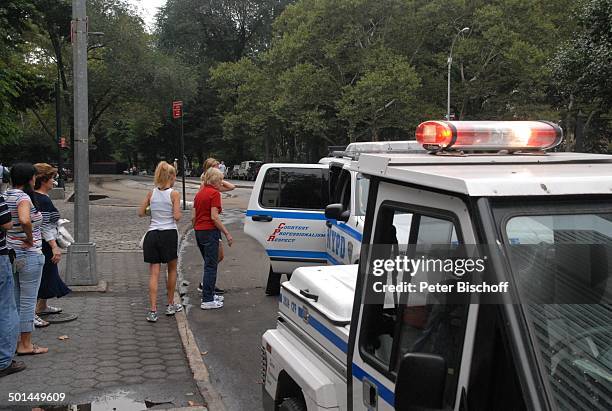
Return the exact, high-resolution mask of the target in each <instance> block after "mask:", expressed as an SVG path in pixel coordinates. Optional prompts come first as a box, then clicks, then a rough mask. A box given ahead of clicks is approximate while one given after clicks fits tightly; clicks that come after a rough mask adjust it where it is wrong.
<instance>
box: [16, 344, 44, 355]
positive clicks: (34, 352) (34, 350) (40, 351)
mask: <svg viewBox="0 0 612 411" xmlns="http://www.w3.org/2000/svg"><path fill="white" fill-rule="evenodd" d="M48 352H49V349H48V348H43V347H39V346H38V345H36V344H32V351H28V352H19V351H17V355H20V356H21V355H39V354H46V353H48Z"/></svg>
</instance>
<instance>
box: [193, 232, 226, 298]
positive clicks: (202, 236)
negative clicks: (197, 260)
mask: <svg viewBox="0 0 612 411" xmlns="http://www.w3.org/2000/svg"><path fill="white" fill-rule="evenodd" d="M195 235H196V240H197V242H198V248H199V249H200V253H201V254H202V258H203V259H204V277H203V278H202V284H203V287H202V301H203V302H205V303H208V302H211V301H214V299H215V283H216V282H217V264H218V262H219V261H218V260H219V240H220V239H221V232H220V231H219V230H217V229H215V230H196V232H195Z"/></svg>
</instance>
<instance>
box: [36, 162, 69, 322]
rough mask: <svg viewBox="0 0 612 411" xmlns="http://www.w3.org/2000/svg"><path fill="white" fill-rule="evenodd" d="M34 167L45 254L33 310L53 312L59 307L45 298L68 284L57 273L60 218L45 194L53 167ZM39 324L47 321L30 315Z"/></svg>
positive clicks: (54, 295)
mask: <svg viewBox="0 0 612 411" xmlns="http://www.w3.org/2000/svg"><path fill="white" fill-rule="evenodd" d="M34 167H36V171H37V174H36V186H35V190H36V192H35V194H34V195H35V196H36V200H37V201H38V206H39V207H38V209H39V210H40V212H41V214H42V216H43V223H42V227H41V231H42V237H43V241H42V251H43V254H44V255H45V265H44V266H43V273H42V278H41V281H40V288H39V289H38V301H37V304H36V314H37V316H38V315H45V314H57V313H60V312H61V311H62V309H61V308H56V307H52V306H50V305H47V299H49V298H60V297H63V296H65V295H66V294H68V293H69V292H70V288H68V287H67V286H66V284H64V282H63V281H62V279H61V278H60V276H59V270H58V269H57V264H58V263H59V262H60V260H61V258H62V251H61V249H60V248H59V246H58V245H57V241H56V239H57V222H58V220H59V219H60V214H59V211H57V208H55V205H53V202H52V201H51V199H50V198H49V196H48V194H47V193H48V192H49V191H51V189H52V188H53V179H54V178H55V176H56V175H57V169H56V168H54V167H52V166H50V165H49V164H46V163H38V164H34ZM34 322H35V324H36V323H38V326H39V327H41V326H42V327H45V326H47V325H49V323H48V322H47V321H44V320H42V319H41V318H38V319H36V318H35V319H34Z"/></svg>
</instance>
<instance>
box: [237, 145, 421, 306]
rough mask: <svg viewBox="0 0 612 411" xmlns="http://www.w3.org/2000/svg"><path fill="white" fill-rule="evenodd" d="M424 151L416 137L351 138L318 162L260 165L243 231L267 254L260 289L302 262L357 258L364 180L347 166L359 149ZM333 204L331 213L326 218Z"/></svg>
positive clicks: (270, 290) (276, 286)
mask: <svg viewBox="0 0 612 411" xmlns="http://www.w3.org/2000/svg"><path fill="white" fill-rule="evenodd" d="M375 152H386V153H394V152H395V153H397V152H404V153H407V152H424V150H423V148H422V147H421V146H420V145H419V144H417V142H416V141H395V142H384V143H352V144H349V145H348V146H347V147H346V149H345V150H344V151H337V152H334V153H332V154H331V155H330V156H329V157H325V158H322V159H321V160H320V161H319V163H318V164H293V163H272V164H265V165H263V166H262V167H261V169H260V171H259V174H258V176H257V179H256V181H255V184H254V186H253V191H252V193H251V197H250V200H249V205H248V209H247V211H246V217H245V223H244V232H245V233H246V234H247V235H249V236H251V237H252V238H254V239H255V240H257V241H258V242H259V243H260V244H261V245H262V246H263V247H264V249H265V250H266V253H267V254H268V257H269V258H270V272H269V276H268V285H267V287H266V293H267V294H270V295H276V294H278V293H279V291H280V278H281V275H282V274H291V273H292V272H293V270H295V269H296V268H298V267H302V266H309V265H321V264H333V265H339V264H354V263H355V262H356V261H358V260H359V252H360V247H361V240H362V232H363V226H364V217H365V204H366V203H367V194H368V180H367V179H365V178H363V177H362V175H361V174H360V173H359V172H357V171H355V170H353V169H351V167H350V164H351V162H353V161H355V160H356V159H357V158H359V155H360V154H363V153H375ZM329 204H334V207H335V209H336V210H337V216H335V217H336V218H326V217H325V208H326V207H327V206H328V205H329Z"/></svg>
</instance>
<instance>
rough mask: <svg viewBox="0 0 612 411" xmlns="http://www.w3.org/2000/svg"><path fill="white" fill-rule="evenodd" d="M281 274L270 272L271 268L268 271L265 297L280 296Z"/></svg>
mask: <svg viewBox="0 0 612 411" xmlns="http://www.w3.org/2000/svg"><path fill="white" fill-rule="evenodd" d="M282 276H283V275H282V274H278V273H275V272H274V271H272V266H270V270H269V271H268V283H267V284H266V295H269V296H275V295H279V294H280V288H281V277H282Z"/></svg>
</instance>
